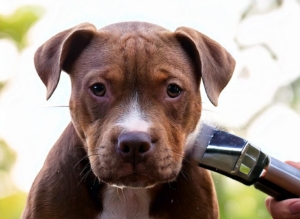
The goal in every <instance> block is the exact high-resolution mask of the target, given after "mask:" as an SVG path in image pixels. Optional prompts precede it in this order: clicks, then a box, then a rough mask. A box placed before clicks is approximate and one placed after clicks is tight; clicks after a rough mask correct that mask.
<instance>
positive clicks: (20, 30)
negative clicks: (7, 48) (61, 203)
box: [0, 6, 43, 219]
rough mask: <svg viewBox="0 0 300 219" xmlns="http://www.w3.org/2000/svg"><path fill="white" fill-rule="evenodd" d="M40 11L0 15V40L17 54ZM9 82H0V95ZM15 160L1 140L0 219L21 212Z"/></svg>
mask: <svg viewBox="0 0 300 219" xmlns="http://www.w3.org/2000/svg"><path fill="white" fill-rule="evenodd" d="M42 13H43V8H41V7H38V6H22V7H20V8H18V9H17V10H16V11H15V12H14V13H13V14H10V15H8V16H4V15H1V14H0V40H1V39H9V40H11V41H12V42H13V43H14V44H15V45H16V47H17V48H18V51H19V52H22V50H23V49H24V48H25V47H26V45H27V32H28V30H29V29H30V28H31V27H32V25H33V24H34V23H35V22H36V21H38V19H39V18H40V17H41V15H42ZM7 84H8V81H0V95H1V93H2V92H3V90H4V88H5V86H6V85H7ZM15 160H16V153H15V152H14V151H13V150H12V149H11V148H10V147H9V145H7V143H6V142H5V141H4V140H2V139H0V219H17V218H20V215H21V213H22V211H23V208H24V206H25V202H26V196H27V194H26V193H24V192H22V191H20V190H18V189H17V188H16V187H15V186H14V184H13V181H12V178H11V175H10V172H11V170H12V167H13V165H14V162H15Z"/></svg>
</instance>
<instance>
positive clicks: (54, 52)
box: [34, 23, 96, 100]
mask: <svg viewBox="0 0 300 219" xmlns="http://www.w3.org/2000/svg"><path fill="white" fill-rule="evenodd" d="M95 33H96V27H95V26H94V25H92V24H89V23H83V24H80V25H77V26H75V27H73V28H70V29H68V30H65V31H63V32H61V33H58V34H57V35H55V36H54V37H52V38H51V39H49V40H48V41H47V42H46V43H44V44H43V45H42V46H41V47H39V48H38V50H37V51H36V53H35V56H34V64H35V68H36V71H37V73H38V75H39V76H40V78H41V80H42V81H43V83H44V84H45V85H46V87H47V97H46V98H47V100H48V99H49V98H50V97H51V95H52V93H53V92H54V90H55V89H56V87H57V84H58V81H59V78H60V72H61V70H64V71H66V72H68V71H69V70H70V68H71V67H72V64H73V62H74V60H75V59H76V58H77V57H78V56H79V54H80V52H82V50H83V49H84V48H85V47H86V46H87V45H88V44H89V42H90V41H91V39H92V38H93V36H94V35H95Z"/></svg>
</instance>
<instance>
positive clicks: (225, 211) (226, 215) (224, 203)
mask: <svg viewBox="0 0 300 219" xmlns="http://www.w3.org/2000/svg"><path fill="white" fill-rule="evenodd" d="M213 179H214V183H215V186H216V190H217V195H218V201H219V208H220V218H221V219H241V218H243V219H247V218H249V219H253V218H256V219H271V216H270V215H269V213H268V211H267V209H266V207H265V203H264V201H265V199H266V197H267V195H265V194H263V193H262V192H260V191H259V190H256V189H255V188H254V187H253V186H251V187H248V186H245V185H243V184H241V183H239V182H236V181H234V180H231V179H229V178H226V177H224V176H221V175H219V174H217V173H213Z"/></svg>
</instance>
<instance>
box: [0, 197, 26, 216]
mask: <svg viewBox="0 0 300 219" xmlns="http://www.w3.org/2000/svg"><path fill="white" fill-rule="evenodd" d="M25 202H26V194H25V193H23V192H17V193H15V194H13V195H11V196H8V197H6V198H2V199H0V212H1V214H0V219H19V218H20V215H21V213H22V211H23V209H24V207H25Z"/></svg>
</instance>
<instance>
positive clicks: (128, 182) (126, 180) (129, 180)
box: [116, 172, 156, 188]
mask: <svg viewBox="0 0 300 219" xmlns="http://www.w3.org/2000/svg"><path fill="white" fill-rule="evenodd" d="M154 184H156V182H155V181H154V180H153V179H152V178H150V177H149V176H147V175H143V174H139V173H136V172H135V173H131V174H127V175H125V176H122V177H120V178H119V179H118V180H117V182H116V185H118V186H122V187H124V186H125V187H132V188H146V187H152V186H153V185H154Z"/></svg>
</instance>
